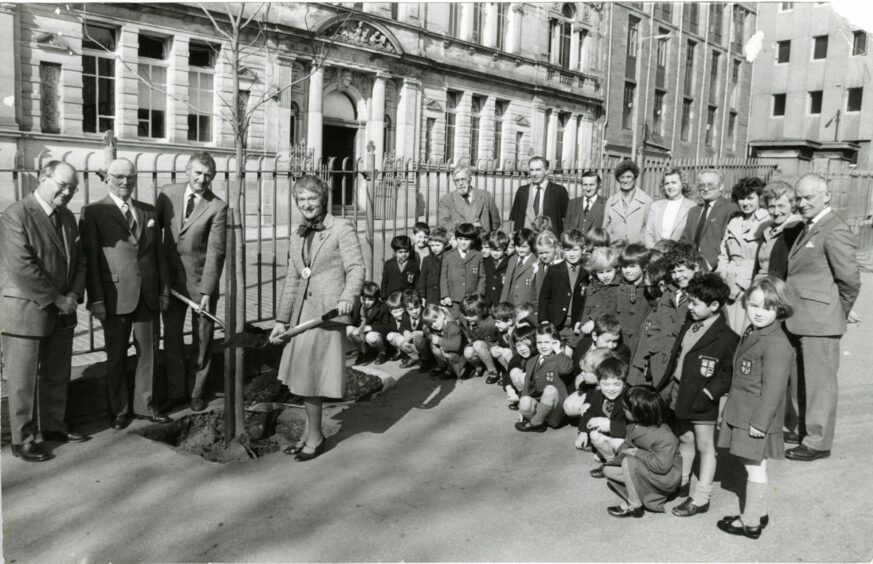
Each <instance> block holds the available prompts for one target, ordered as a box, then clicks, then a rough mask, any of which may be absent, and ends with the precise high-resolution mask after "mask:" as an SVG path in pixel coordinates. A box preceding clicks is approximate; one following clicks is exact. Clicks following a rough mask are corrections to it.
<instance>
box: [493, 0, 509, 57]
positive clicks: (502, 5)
mask: <svg viewBox="0 0 873 564" xmlns="http://www.w3.org/2000/svg"><path fill="white" fill-rule="evenodd" d="M508 7H509V4H507V3H506V2H499V3H498V4H497V42H496V44H495V46H496V47H497V48H498V49H500V50H501V51H503V50H504V49H506V30H507V22H508V21H509V17H508V15H507V11H508Z"/></svg>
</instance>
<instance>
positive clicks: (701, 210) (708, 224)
mask: <svg viewBox="0 0 873 564" xmlns="http://www.w3.org/2000/svg"><path fill="white" fill-rule="evenodd" d="M721 189H722V179H721V174H719V172H718V171H717V170H714V169H709V170H702V171H700V172H699V173H698V174H697V192H698V193H699V194H700V201H701V203H700V204H699V205H696V206H694V207H693V208H691V210H689V212H688V221H686V222H685V229H684V230H683V231H682V237H681V238H680V239H679V240H680V241H684V242H685V243H691V244H692V245H694V248H695V249H697V250H698V251H699V252H700V254H701V255H703V260H705V261H706V266H707V268H708V270H710V271H712V270H715V267H716V265H718V253H719V247H720V246H721V241H722V239H724V234H725V231H727V224H728V221H730V219H731V217H733V216H734V214H737V213H739V211H740V208H739V207H738V206H737V205H736V204H735V203H734V202H732V201H730V200H728V199H726V198H724V197H723V196H722V195H721Z"/></svg>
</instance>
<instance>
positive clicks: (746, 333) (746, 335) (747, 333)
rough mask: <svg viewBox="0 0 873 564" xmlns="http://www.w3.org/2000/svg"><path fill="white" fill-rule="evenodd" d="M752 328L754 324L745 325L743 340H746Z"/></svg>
mask: <svg viewBox="0 0 873 564" xmlns="http://www.w3.org/2000/svg"><path fill="white" fill-rule="evenodd" d="M752 329H754V326H752V325H749V326H748V327H746V330H745V331H743V340H744V341H745V340H746V337H748V336H749V335H751V334H752Z"/></svg>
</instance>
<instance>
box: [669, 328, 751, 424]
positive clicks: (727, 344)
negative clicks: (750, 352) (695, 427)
mask: <svg viewBox="0 0 873 564" xmlns="http://www.w3.org/2000/svg"><path fill="white" fill-rule="evenodd" d="M693 323H694V322H693V321H691V319H690V318H689V319H688V321H686V322H685V325H683V326H682V329H681V330H680V331H679V335H678V336H677V337H676V343H675V344H674V345H673V352H672V353H671V354H670V362H668V363H667V370H666V371H665V373H664V378H663V380H662V381H661V382H660V383H659V384H658V385H657V386H656V387H657V389H658V391H661V390H663V389H664V388H665V387H666V386H667V384H669V383H670V382H671V381H672V378H673V373H674V371H675V369H676V364H677V362H678V360H679V353H680V352H681V349H682V339H683V338H684V337H685V333H687V332H688V330H689V329H690V328H691V326H692V325H693ZM739 340H740V337H739V336H738V335H737V334H736V333H734V332H733V331H732V330H731V328H730V327H728V323H727V320H726V319H725V317H724V315H722V314H720V313H719V314H718V317H717V318H716V320H715V321H714V322H713V323H712V325H710V326H709V328H708V329H707V330H706V332H705V333H704V334H703V335H702V336H701V337H700V339H699V340H698V341H697V342H696V343H694V346H692V347H691V349H690V350H688V351H687V352H686V353H685V357H684V358H683V362H682V366H681V374H682V377H681V379H680V382H679V393H678V395H677V397H676V417H678V418H680V419H692V420H695V421H697V420H700V421H715V420H716V418H717V417H718V398H720V397H721V396H722V395H724V394H726V393H727V392H728V390H730V387H731V376H732V374H733V359H734V353H735V352H736V350H737V344H738V343H739ZM704 389H706V390H707V391H708V392H709V393H710V395H711V396H712V399H713V400H714V401H709V398H707V397H706V394H704V393H703V390H704ZM701 398H703V399H705V400H706V401H705V406H706V407H705V408H704V409H699V408H698V407H697V406H696V405H695V403H696V401H695V400H698V401H700V400H701Z"/></svg>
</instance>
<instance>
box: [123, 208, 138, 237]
mask: <svg viewBox="0 0 873 564" xmlns="http://www.w3.org/2000/svg"><path fill="white" fill-rule="evenodd" d="M121 209H122V211H123V212H124V219H125V220H127V227H128V228H130V232H131V233H132V234H134V235H136V218H135V217H133V213H131V211H130V205H129V204H128V203H127V202H124V203H123V204H121Z"/></svg>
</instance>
